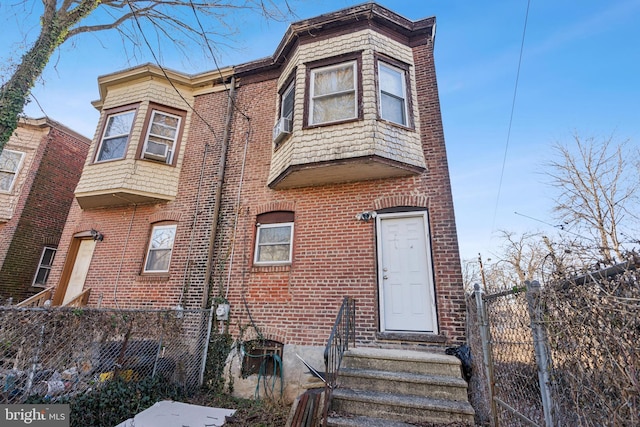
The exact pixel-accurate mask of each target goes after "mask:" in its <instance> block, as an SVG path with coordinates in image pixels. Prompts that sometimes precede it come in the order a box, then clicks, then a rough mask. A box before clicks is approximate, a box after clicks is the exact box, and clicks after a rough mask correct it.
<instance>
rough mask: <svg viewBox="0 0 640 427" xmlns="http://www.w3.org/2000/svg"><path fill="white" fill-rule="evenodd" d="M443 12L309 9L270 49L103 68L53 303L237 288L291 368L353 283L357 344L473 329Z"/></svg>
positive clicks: (202, 298) (239, 326) (166, 298)
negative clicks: (210, 61) (449, 124)
mask: <svg viewBox="0 0 640 427" xmlns="http://www.w3.org/2000/svg"><path fill="white" fill-rule="evenodd" d="M434 28H435V18H426V19H422V20H419V21H410V20H407V19H405V18H403V17H401V16H399V15H397V14H395V13H393V12H391V11H389V10H388V9H385V8H383V7H381V6H378V5H376V4H372V3H369V4H365V5H360V6H355V7H352V8H349V9H345V10H342V11H338V12H335V13H331V14H327V15H322V16H319V17H316V18H312V19H308V20H304V21H299V22H296V23H294V24H292V25H291V26H290V28H289V30H288V31H287V32H286V34H285V35H284V37H283V39H282V41H281V42H280V44H279V45H278V47H277V48H276V51H275V53H274V54H273V56H271V57H269V58H266V59H261V60H257V61H253V62H247V63H244V64H241V65H238V66H235V67H229V68H224V69H220V70H214V71H211V72H207V73H202V74H197V75H186V74H183V73H179V72H175V71H168V70H162V69H160V68H158V67H157V66H155V65H143V66H139V67H135V68H132V69H127V70H124V71H121V72H117V73H114V74H111V75H107V76H102V77H100V78H99V87H100V95H101V96H100V99H99V100H98V101H96V102H95V103H94V106H95V107H96V108H98V109H99V110H100V112H101V118H100V123H99V125H98V131H97V133H96V138H95V139H94V141H93V143H92V145H91V148H90V150H89V155H88V156H87V160H86V163H85V166H84V170H83V173H82V177H81V179H80V181H79V183H78V186H77V188H76V191H75V196H76V198H75V201H74V203H73V206H72V209H71V213H70V215H69V219H68V221H67V224H66V227H65V231H64V234H63V237H62V239H61V242H60V246H59V247H60V250H59V253H60V256H59V257H58V258H57V259H56V263H55V265H54V268H53V270H52V273H51V278H52V279H53V280H54V282H55V283H58V287H57V290H56V294H55V298H54V303H56V304H60V303H63V302H65V301H69V300H70V299H72V298H74V297H75V296H77V295H78V294H79V293H81V292H84V291H87V290H88V289H90V290H91V294H90V298H89V304H90V305H93V306H96V305H100V306H102V307H107V306H117V307H121V308H124V307H130V308H142V307H177V306H181V307H185V308H196V307H207V306H209V305H210V304H211V301H220V300H226V301H228V302H229V304H230V320H229V325H230V326H231V330H232V331H233V333H234V335H235V336H236V337H239V335H240V330H242V331H243V332H242V333H243V334H244V335H243V336H242V339H251V338H252V337H255V336H256V335H260V336H262V337H264V338H267V339H269V340H272V341H275V342H277V343H281V344H283V345H284V360H285V365H287V363H289V364H290V365H293V364H294V362H295V360H294V361H291V358H290V356H291V355H293V354H294V353H299V354H304V355H307V356H308V357H309V359H311V360H313V361H316V362H317V363H321V360H322V348H323V346H324V344H325V342H326V340H327V338H328V336H329V334H330V330H331V327H332V325H333V322H334V320H335V316H336V313H337V311H338V308H339V307H340V304H341V301H342V299H343V297H345V296H347V295H348V296H353V297H354V298H355V299H356V304H357V314H356V316H357V340H358V345H362V346H383V345H393V344H394V343H413V344H419V345H426V346H444V345H452V344H460V343H462V342H464V340H465V328H464V294H463V287H462V279H461V269H460V261H459V253H458V245H457V237H456V228H455V219H454V211H453V202H452V196H451V188H450V182H449V172H448V166H447V157H446V151H445V142H444V135H443V129H442V121H441V116H440V107H439V100H438V91H437V84H436V75H435V68H434V58H433V43H434ZM256 331H259V333H258V332H256ZM285 373H286V375H287V378H286V380H287V384H288V386H289V385H291V384H293V383H295V382H296V380H297V378H296V375H298V374H296V373H295V370H292V369H290V368H289V366H287V367H285ZM254 384H255V383H254ZM236 386H238V383H236ZM294 389H295V385H294ZM252 392H253V389H251V393H252ZM293 392H294V391H291V393H293Z"/></svg>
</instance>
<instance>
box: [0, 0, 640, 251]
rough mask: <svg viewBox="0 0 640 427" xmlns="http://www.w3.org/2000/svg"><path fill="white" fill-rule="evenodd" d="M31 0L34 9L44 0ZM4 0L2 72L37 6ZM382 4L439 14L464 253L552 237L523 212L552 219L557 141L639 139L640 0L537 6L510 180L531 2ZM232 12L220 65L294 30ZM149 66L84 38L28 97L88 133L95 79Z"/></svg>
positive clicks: (201, 66) (249, 56)
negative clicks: (507, 239) (506, 240)
mask: <svg viewBox="0 0 640 427" xmlns="http://www.w3.org/2000/svg"><path fill="white" fill-rule="evenodd" d="M32 2H33V4H34V10H36V11H38V9H37V8H38V7H40V1H36V0H32ZM7 3H8V2H4V1H3V2H2V3H1V4H0V23H1V24H2V26H3V32H2V33H3V35H2V37H1V38H0V72H2V73H3V74H5V70H6V67H5V64H6V63H7V60H8V59H9V58H11V57H16V56H17V55H16V52H17V51H18V50H19V49H20V48H21V46H22V48H24V44H21V43H24V40H25V34H28V33H29V31H30V30H33V29H36V30H37V25H38V17H37V13H35V14H34V15H33V16H24V15H21V16H19V17H16V16H15V15H14V13H13V10H12V9H10V8H9V6H8V5H7ZM359 3H362V1H346V0H327V1H322V2H320V1H311V0H292V1H291V4H292V6H293V7H294V9H295V12H296V15H297V16H296V17H293V18H291V20H297V19H304V18H309V17H313V16H316V15H318V14H321V13H326V12H332V11H335V10H338V9H341V8H344V7H348V6H351V5H355V4H359ZM378 3H380V4H382V5H384V6H386V7H388V8H390V9H392V10H394V11H395V12H397V13H399V14H401V15H403V16H405V17H407V18H410V19H414V20H415V19H420V18H425V17H428V16H433V15H435V16H436V19H437V33H436V69H437V75H438V83H439V90H440V102H441V107H442V117H443V121H444V129H445V138H446V142H447V149H448V154H449V166H450V170H451V177H452V184H453V193H454V201H455V208H456V219H457V225H458V235H459V241H460V247H461V252H462V256H463V258H471V257H475V256H476V255H477V254H478V252H481V253H482V254H483V256H490V253H491V251H493V250H495V245H496V244H497V240H496V238H495V231H496V230H499V229H504V230H513V231H523V230H541V231H545V232H554V228H553V227H548V226H545V225H544V224H543V223H540V222H536V221H533V220H531V219H527V218H526V217H524V216H521V215H516V214H514V212H516V211H517V212H519V213H521V214H523V215H527V216H530V217H534V218H538V219H540V220H542V221H545V222H548V223H553V222H554V221H553V220H552V219H551V217H550V206H551V199H550V196H551V195H552V194H553V189H552V188H549V187H548V186H546V185H545V184H544V180H545V178H544V175H543V174H541V171H542V170H543V169H544V163H545V161H546V160H548V158H549V157H548V156H549V154H550V153H549V147H550V146H551V144H552V143H554V142H555V141H568V140H570V139H571V135H572V134H573V133H574V132H578V133H579V134H581V135H583V136H609V135H611V134H615V136H616V137H618V138H619V139H625V138H630V139H631V140H632V141H633V143H634V144H638V141H640V30H639V27H638V25H639V23H640V0H618V1H601V0H584V1H575V0H532V1H531V5H530V10H529V16H528V24H527V31H526V38H525V43H524V52H523V57H522V66H521V71H520V77H519V86H518V92H517V98H516V102H515V110H514V116H513V124H512V128H511V137H510V142H509V146H508V150H507V151H506V161H505V162H504V176H503V179H502V185H501V186H500V176H501V171H502V168H503V159H504V158H505V149H506V148H505V147H506V145H507V132H508V127H509V117H510V113H511V105H512V100H513V94H514V85H515V80H516V71H517V66H518V57H519V54H520V45H521V41H522V34H523V26H524V19H525V12H526V9H527V2H526V1H525V0H520V1H515V0H511V1H504V0H493V1H453V0H450V1H444V0H440V1H435V0H413V1H409V0H395V1H391V0H380V1H379V2H378ZM230 18H233V19H232V21H233V24H235V25H238V26H239V28H240V29H241V31H240V32H239V33H238V34H237V35H236V36H234V37H233V47H232V48H226V49H225V50H224V51H222V52H221V57H220V58H219V63H220V64H221V65H234V64H239V63H243V62H247V61H251V60H254V59H258V58H261V57H265V56H269V55H271V54H272V53H273V52H274V50H275V48H276V46H277V44H278V42H279V41H280V39H281V38H282V36H283V34H284V32H285V30H286V27H287V24H286V23H278V22H270V23H265V22H264V21H263V20H262V19H261V18H259V17H251V16H245V15H243V16H237V17H230ZM28 39H29V38H28V36H26V40H28ZM197 58H200V57H199V56H198V57H197ZM197 58H196V59H194V58H192V59H191V60H190V61H186V60H184V58H180V57H177V56H175V55H172V54H171V51H170V50H166V51H165V52H164V53H163V60H164V62H163V65H165V66H167V67H169V68H173V69H176V70H178V71H183V72H187V73H196V72H201V71H206V70H210V69H212V68H215V65H214V64H213V63H212V62H211V61H210V60H205V59H203V58H200V59H197ZM145 62H153V59H152V58H151V56H150V55H148V54H146V53H143V54H142V55H139V56H138V57H137V58H134V59H127V57H126V56H125V55H124V53H123V48H122V43H121V42H120V41H119V38H118V37H116V36H115V34H99V35H86V36H82V37H80V38H78V39H77V40H74V41H73V42H72V43H70V44H67V45H65V46H63V47H62V48H61V49H60V50H59V52H58V53H56V54H55V55H54V57H53V59H52V61H51V63H50V64H49V66H48V67H47V69H46V70H45V73H44V75H43V79H42V80H41V82H40V83H39V84H38V85H37V87H36V88H35V90H34V92H33V93H34V95H35V97H36V99H37V100H38V103H39V104H40V106H41V107H42V110H44V112H45V113H46V114H47V115H48V116H50V117H51V118H53V119H55V120H57V121H60V122H62V123H64V124H66V125H68V126H69V127H71V128H73V129H76V130H77V131H79V132H81V133H83V134H85V135H87V136H90V137H91V136H93V133H94V132H95V129H96V126H97V121H98V113H97V112H96V111H95V110H94V109H93V107H92V106H91V104H90V102H91V101H92V100H95V99H97V98H98V89H97V77H98V76H100V75H103V74H108V73H112V72H115V71H118V70H120V69H123V68H127V67H130V66H134V65H137V64H139V63H145ZM3 78H4V77H3ZM2 81H4V80H2ZM42 110H41V109H40V108H39V107H38V105H37V104H36V103H35V102H32V103H31V104H30V105H29V106H28V107H27V109H26V113H27V114H28V115H29V116H33V117H40V116H42V115H43V111H42ZM498 195H499V197H498Z"/></svg>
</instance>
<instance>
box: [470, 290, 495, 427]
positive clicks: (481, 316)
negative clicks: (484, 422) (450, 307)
mask: <svg viewBox="0 0 640 427" xmlns="http://www.w3.org/2000/svg"><path fill="white" fill-rule="evenodd" d="M473 289H474V291H473V296H474V298H475V300H476V306H477V308H478V310H477V315H478V325H479V327H480V340H481V341H482V359H483V362H484V368H485V371H486V374H487V382H488V385H489V402H490V404H491V425H492V426H493V427H498V425H499V423H498V408H497V407H496V401H495V399H494V396H495V391H494V383H495V382H494V378H493V358H492V350H491V331H490V330H489V319H488V316H487V308H486V306H485V304H484V298H483V294H484V291H483V290H482V289H480V285H479V284H477V283H476V284H475V285H473Z"/></svg>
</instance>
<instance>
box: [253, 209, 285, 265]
mask: <svg viewBox="0 0 640 427" xmlns="http://www.w3.org/2000/svg"><path fill="white" fill-rule="evenodd" d="M293 215H294V214H293V212H286V211H278V212H269V213H264V214H261V215H259V216H258V218H257V221H258V223H257V231H256V243H255V253H254V259H253V262H254V264H256V265H265V264H266V265H272V264H290V263H291V259H292V253H293Z"/></svg>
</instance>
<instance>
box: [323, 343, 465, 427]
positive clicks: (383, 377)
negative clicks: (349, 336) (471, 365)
mask: <svg viewBox="0 0 640 427" xmlns="http://www.w3.org/2000/svg"><path fill="white" fill-rule="evenodd" d="M342 365H343V368H341V370H340V376H339V379H338V380H339V383H340V387H339V388H337V389H336V390H334V391H333V399H332V402H331V409H332V411H333V414H339V415H334V416H332V417H330V418H329V419H328V423H327V424H328V425H329V426H334V427H339V426H371V427H377V426H389V427H403V426H410V425H414V424H412V423H432V424H451V423H458V424H460V425H464V424H469V425H471V424H473V415H474V411H473V408H472V407H471V405H470V404H469V402H468V400H467V383H466V382H465V381H464V380H463V379H462V377H461V373H460V361H459V360H458V359H456V358H455V357H452V356H447V355H445V354H439V353H428V352H421V351H411V350H386V349H374V348H356V349H353V350H350V351H348V352H347V353H345V355H344V358H343V361H342Z"/></svg>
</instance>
